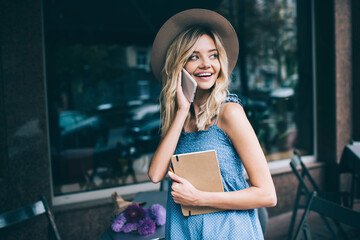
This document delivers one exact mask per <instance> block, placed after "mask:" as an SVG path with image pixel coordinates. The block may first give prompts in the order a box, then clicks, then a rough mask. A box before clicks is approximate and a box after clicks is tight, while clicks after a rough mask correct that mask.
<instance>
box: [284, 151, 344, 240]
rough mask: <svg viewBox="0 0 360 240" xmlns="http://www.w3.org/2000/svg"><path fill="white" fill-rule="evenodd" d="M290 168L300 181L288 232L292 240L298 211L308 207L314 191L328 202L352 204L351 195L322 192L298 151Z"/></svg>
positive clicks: (327, 224) (295, 152) (324, 220)
mask: <svg viewBox="0 0 360 240" xmlns="http://www.w3.org/2000/svg"><path fill="white" fill-rule="evenodd" d="M290 167H291V169H292V171H293V173H294V174H295V176H296V177H297V179H298V180H299V185H298V189H297V193H296V197H295V203H294V209H293V214H292V217H291V222H290V227H289V232H288V239H292V235H293V231H294V227H295V222H296V216H297V211H298V210H299V209H303V208H305V207H306V204H307V202H308V200H309V198H310V195H311V192H312V191H316V192H318V194H319V196H321V197H323V198H325V199H327V200H331V201H334V202H336V203H339V204H342V205H344V206H350V205H351V204H350V202H351V196H350V193H347V192H323V191H320V189H319V187H318V186H317V184H316V182H315V180H314V179H313V178H312V176H311V174H310V172H309V170H308V169H307V167H306V166H305V164H304V163H303V161H302V160H301V157H300V155H299V154H298V152H297V151H296V150H295V151H294V156H293V158H292V159H291V161H290ZM298 167H300V173H299V171H298ZM302 199H303V200H302ZM320 216H321V218H322V220H323V222H324V223H325V224H326V226H328V229H329V230H330V231H333V230H332V229H331V228H330V223H329V221H328V220H327V219H326V218H325V217H323V216H322V215H320ZM339 228H341V226H339Z"/></svg>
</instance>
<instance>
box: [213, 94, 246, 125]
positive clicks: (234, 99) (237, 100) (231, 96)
mask: <svg viewBox="0 0 360 240" xmlns="http://www.w3.org/2000/svg"><path fill="white" fill-rule="evenodd" d="M228 102H234V103H238V104H240V105H241V106H243V104H242V101H241V99H240V98H239V97H238V96H237V95H236V94H233V93H229V94H228V95H226V98H225V102H223V103H222V104H221V106H220V108H219V111H218V114H217V116H216V119H215V123H214V125H216V124H217V122H218V119H219V115H220V111H221V108H222V107H223V106H224V104H225V103H228Z"/></svg>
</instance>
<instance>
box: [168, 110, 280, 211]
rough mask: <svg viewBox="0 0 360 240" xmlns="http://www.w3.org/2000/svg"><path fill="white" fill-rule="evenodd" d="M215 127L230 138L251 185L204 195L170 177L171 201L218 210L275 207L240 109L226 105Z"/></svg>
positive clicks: (259, 153) (260, 155)
mask: <svg viewBox="0 0 360 240" xmlns="http://www.w3.org/2000/svg"><path fill="white" fill-rule="evenodd" d="M218 126H219V127H220V128H221V129H222V130H223V131H224V132H225V133H226V134H227V135H228V136H229V138H230V139H231V141H232V143H233V145H234V147H235V149H236V151H237V152H238V154H239V156H240V158H241V161H242V163H243V164H244V167H245V169H246V171H247V173H248V175H249V179H250V182H251V186H250V187H249V188H246V189H243V190H239V191H232V192H203V191H199V190H197V189H195V188H194V187H193V186H192V185H191V184H190V183H189V182H188V181H187V180H185V179H183V178H180V177H179V176H177V175H175V174H169V175H170V177H171V178H172V179H173V180H174V181H175V182H176V183H175V184H173V186H172V189H173V191H172V195H173V198H174V201H175V202H177V203H180V204H184V205H194V206H209V207H215V208H221V209H253V208H259V207H273V206H275V205H276V202H277V199H276V192H275V187H274V184H273V181H272V178H271V174H270V171H269V168H268V166H267V163H266V159H265V156H264V154H263V152H262V149H261V147H260V144H259V142H258V139H257V137H256V135H255V133H254V130H253V129H252V127H251V124H250V123H249V121H248V120H247V117H246V115H245V112H244V110H243V108H242V107H241V106H240V105H239V104H237V103H227V104H225V105H224V106H223V107H222V109H221V112H220V116H219V122H218ZM234 171H235V169H234Z"/></svg>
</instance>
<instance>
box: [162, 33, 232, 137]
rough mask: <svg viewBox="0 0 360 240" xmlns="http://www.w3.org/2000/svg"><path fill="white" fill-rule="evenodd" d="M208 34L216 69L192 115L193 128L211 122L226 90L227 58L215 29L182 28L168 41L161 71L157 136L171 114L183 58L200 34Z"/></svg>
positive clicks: (172, 117)
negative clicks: (208, 90) (203, 99)
mask: <svg viewBox="0 0 360 240" xmlns="http://www.w3.org/2000/svg"><path fill="white" fill-rule="evenodd" d="M204 34H206V35H208V36H210V37H211V38H212V39H213V40H214V43H215V46H216V48H217V50H218V58H219V62H220V72H219V76H218V79H217V80H216V82H215V84H214V86H213V88H212V89H211V94H210V96H209V97H208V99H207V101H206V102H205V103H204V104H203V105H201V106H200V111H199V113H198V114H197V116H195V117H196V126H197V130H205V127H206V125H208V124H211V121H212V119H213V118H214V117H215V116H216V115H217V114H218V110H219V108H220V106H221V104H222V102H223V101H224V100H225V97H226V95H227V94H228V80H227V79H228V59H227V55H226V51H225V48H224V47H223V44H222V41H221V38H220V37H219V35H218V34H217V33H216V32H213V31H211V30H209V29H206V28H203V27H192V28H189V29H188V30H186V31H184V32H182V33H181V34H180V35H179V36H178V37H177V38H176V39H175V40H174V41H173V43H172V44H171V45H170V47H169V49H168V51H167V54H166V60H165V64H164V67H163V69H162V72H161V79H162V85H163V89H162V91H161V95H160V106H161V117H162V126H161V136H165V134H166V133H167V131H168V130H169V128H170V126H171V123H172V122H173V120H174V118H175V113H176V110H177V105H176V86H177V79H178V76H179V73H180V71H181V70H182V69H183V68H184V66H185V64H186V62H187V60H188V59H189V58H190V56H191V55H192V53H193V52H194V51H195V44H196V42H197V40H198V39H199V38H200V37H201V36H202V35H204ZM190 117H191V113H190V111H189V113H188V116H187V118H186V120H185V124H184V127H183V129H186V128H187V126H188V124H189V122H190Z"/></svg>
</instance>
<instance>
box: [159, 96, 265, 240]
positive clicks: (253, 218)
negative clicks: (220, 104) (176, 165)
mask: <svg viewBox="0 0 360 240" xmlns="http://www.w3.org/2000/svg"><path fill="white" fill-rule="evenodd" d="M226 102H237V103H239V104H241V103H240V100H239V98H238V97H237V96H236V95H233V94H230V95H228V96H227V98H226ZM207 150H216V153H217V157H218V161H219V166H220V172H221V176H222V181H223V186H224V191H226V192H230V191H236V190H241V189H244V188H248V187H249V186H248V184H247V182H246V181H245V179H244V177H243V170H244V166H243V164H242V162H241V160H240V158H239V156H238V154H237V152H236V150H235V148H234V146H233V145H232V143H231V141H230V139H229V137H228V136H227V135H226V134H225V133H224V132H223V131H222V130H221V129H220V128H219V127H218V126H217V119H216V121H215V123H214V124H213V125H212V126H210V127H209V129H208V130H204V131H198V132H189V133H182V134H181V136H180V138H179V142H178V145H177V147H176V150H175V154H182V153H189V152H198V151H207ZM170 192H171V185H170V188H169V195H168V201H167V212H166V227H165V238H166V239H167V240H177V239H179V240H187V239H189V240H190V239H191V240H207V239H241V240H246V239H249V240H250V239H251V240H253V239H256V240H259V239H260V240H261V239H264V237H263V233H262V230H261V226H260V222H259V220H258V217H257V213H256V210H254V209H252V210H226V211H222V212H216V213H207V214H201V215H195V216H189V217H184V216H183V215H182V212H181V206H180V205H179V204H177V203H175V202H174V200H173V198H172V196H171V194H170Z"/></svg>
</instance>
